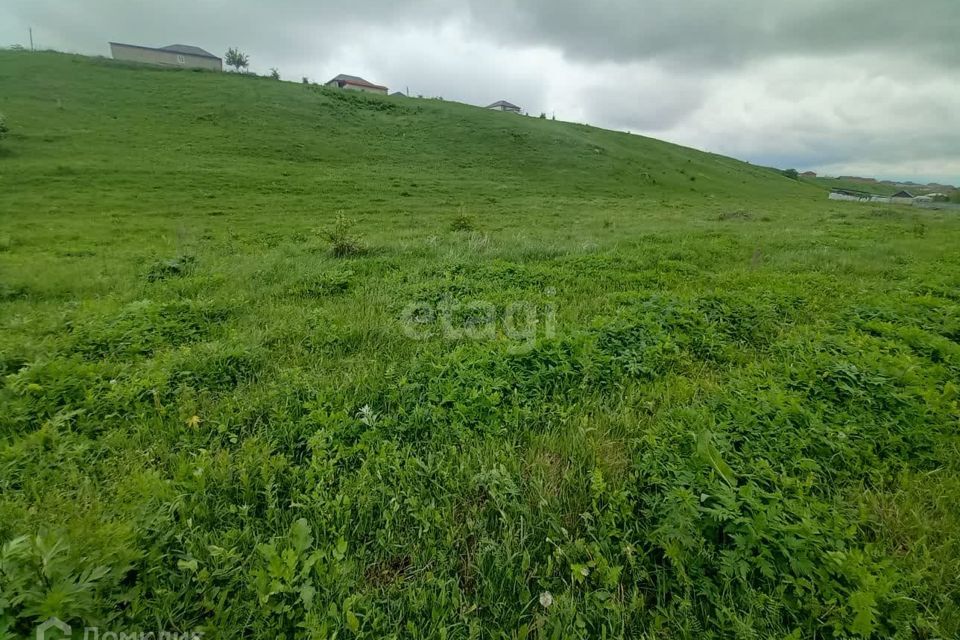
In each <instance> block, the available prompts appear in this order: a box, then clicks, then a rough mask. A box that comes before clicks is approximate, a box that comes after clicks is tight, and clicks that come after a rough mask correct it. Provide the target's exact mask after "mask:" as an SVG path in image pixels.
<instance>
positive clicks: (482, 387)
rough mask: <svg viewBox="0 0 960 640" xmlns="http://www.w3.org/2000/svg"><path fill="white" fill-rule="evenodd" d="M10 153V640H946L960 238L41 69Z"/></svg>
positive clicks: (153, 78)
mask: <svg viewBox="0 0 960 640" xmlns="http://www.w3.org/2000/svg"><path fill="white" fill-rule="evenodd" d="M0 112H3V113H4V114H5V115H6V119H7V122H8V124H9V127H10V131H11V133H10V135H9V136H8V137H7V138H6V139H5V140H3V141H0V374H2V378H0V543H2V545H3V546H2V553H0V637H33V633H34V632H33V629H34V627H35V626H36V625H37V624H38V623H40V622H42V621H43V620H45V619H47V618H48V617H50V616H53V615H56V616H58V617H60V618H61V619H63V620H65V621H67V622H69V623H70V624H71V625H73V627H74V629H75V630H76V629H80V628H83V627H97V628H98V629H99V630H100V633H101V634H102V633H103V632H104V631H105V630H113V631H114V632H138V633H139V632H159V631H168V632H173V631H176V632H180V633H182V632H192V631H202V632H203V633H205V634H206V635H205V637H208V638H238V637H248V638H267V637H269V638H280V637H311V638H334V637H336V638H354V637H357V638H371V639H373V638H376V639H380V638H448V639H454V638H504V639H507V638H511V639H522V638H550V639H554V638H556V639H560V638H564V639H565V638H650V639H654V638H657V639H659V638H671V639H672V638H691V639H693V638H696V639H701V638H715V639H720V638H757V639H768V638H770V639H772V638H791V639H800V638H891V637H897V638H924V639H927V638H929V639H934V638H957V637H958V636H960V508H958V504H960V438H958V426H960V410H958V384H960V382H958V375H960V290H958V286H960V254H958V252H957V250H956V248H957V244H958V240H960V220H958V219H957V215H956V214H955V213H954V214H952V215H951V214H950V213H948V212H935V211H916V210H912V209H910V208H909V207H905V208H898V207H879V208H878V207H875V206H872V205H860V204H856V203H844V202H830V201H828V200H827V199H826V198H825V195H824V191H823V190H822V189H821V188H818V187H816V186H812V185H808V184H803V183H799V182H797V181H794V180H789V179H787V178H784V177H782V176H780V175H778V174H777V173H775V172H773V171H770V170H766V169H762V168H757V167H753V166H750V165H748V164H745V163H741V162H738V161H735V160H732V159H729V158H723V157H720V156H716V155H711V154H705V153H701V152H697V151H693V150H690V149H685V148H681V147H677V146H674V145H670V144H666V143H663V142H658V141H655V140H651V139H647V138H642V137H639V136H631V135H627V134H623V133H616V132H610V131H604V130H600V129H597V128H592V127H587V126H582V125H576V124H569V123H561V122H554V121H549V120H541V119H538V118H526V117H522V116H514V115H511V114H502V113H494V112H490V111H485V110H482V109H478V108H475V107H470V106H466V105H460V104H454V103H448V102H440V101H433V100H418V99H405V98H380V97H369V96H363V95H357V94H351V93H342V92H336V91H329V90H323V89H320V88H317V87H311V86H304V85H300V84H294V83H283V82H277V81H271V80H267V79H261V78H255V77H244V76H240V75H234V74H211V73H195V72H183V71H160V70H151V69H145V68H136V67H131V66H125V65H120V64H116V63H113V62H110V61H106V60H101V59H91V58H83V57H77V56H68V55H61V54H54V53H38V54H30V53H25V52H9V51H8V52H0ZM74 637H79V632H78V631H75V633H74Z"/></svg>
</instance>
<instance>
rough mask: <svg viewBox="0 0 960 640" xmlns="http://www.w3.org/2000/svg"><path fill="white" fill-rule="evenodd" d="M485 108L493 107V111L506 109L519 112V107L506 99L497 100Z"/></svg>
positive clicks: (510, 111)
mask: <svg viewBox="0 0 960 640" xmlns="http://www.w3.org/2000/svg"><path fill="white" fill-rule="evenodd" d="M487 109H493V110H494V111H507V112H509V113H520V107H518V106H517V105H515V104H513V103H510V102H507V101H506V100H497V101H496V102H494V103H493V104H489V105H487Z"/></svg>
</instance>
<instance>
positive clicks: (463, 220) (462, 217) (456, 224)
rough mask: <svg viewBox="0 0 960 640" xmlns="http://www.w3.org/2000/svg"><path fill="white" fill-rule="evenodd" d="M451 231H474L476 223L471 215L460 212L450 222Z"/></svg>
mask: <svg viewBox="0 0 960 640" xmlns="http://www.w3.org/2000/svg"><path fill="white" fill-rule="evenodd" d="M450 230H451V231H476V230H477V223H476V221H475V220H474V219H473V216H471V215H468V214H466V213H460V214H459V215H457V217H456V218H454V219H453V222H452V223H450Z"/></svg>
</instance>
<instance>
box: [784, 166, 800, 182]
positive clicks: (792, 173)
mask: <svg viewBox="0 0 960 640" xmlns="http://www.w3.org/2000/svg"><path fill="white" fill-rule="evenodd" d="M780 173H781V174H783V175H784V176H786V177H787V178H790V179H791V180H799V179H800V173H799V172H798V171H797V170H796V169H784V170H783V171H781V172H780Z"/></svg>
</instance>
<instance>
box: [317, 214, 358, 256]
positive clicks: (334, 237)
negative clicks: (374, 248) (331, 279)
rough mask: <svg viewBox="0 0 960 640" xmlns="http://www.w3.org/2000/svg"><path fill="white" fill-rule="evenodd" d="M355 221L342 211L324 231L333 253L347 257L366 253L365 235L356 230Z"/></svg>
mask: <svg viewBox="0 0 960 640" xmlns="http://www.w3.org/2000/svg"><path fill="white" fill-rule="evenodd" d="M355 224H356V223H355V222H354V221H353V220H351V219H350V218H347V217H346V216H345V215H343V214H342V213H340V214H337V218H336V220H334V222H333V224H332V225H330V226H329V227H327V229H325V230H324V231H323V236H324V237H325V238H326V240H327V242H329V243H330V249H331V250H332V251H333V255H335V256H336V257H338V258H346V257H349V256H356V255H361V254H363V253H366V251H367V246H366V243H364V241H363V237H362V236H361V235H360V234H359V233H357V232H356V231H354V226H355Z"/></svg>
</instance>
